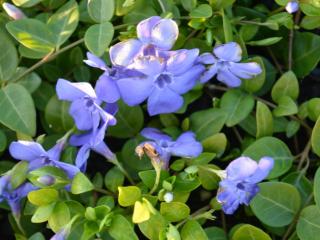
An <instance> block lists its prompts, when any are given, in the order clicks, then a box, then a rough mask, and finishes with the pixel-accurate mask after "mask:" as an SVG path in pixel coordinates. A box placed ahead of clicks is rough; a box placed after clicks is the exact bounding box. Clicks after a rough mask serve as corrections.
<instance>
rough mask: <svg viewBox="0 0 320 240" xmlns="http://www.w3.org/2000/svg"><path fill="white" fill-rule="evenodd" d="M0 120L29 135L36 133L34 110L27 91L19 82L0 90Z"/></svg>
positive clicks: (9, 126) (14, 129)
mask: <svg viewBox="0 0 320 240" xmlns="http://www.w3.org/2000/svg"><path fill="white" fill-rule="evenodd" d="M0 112H1V113H2V114H0V122H1V123H2V124H3V125H5V126H7V127H8V128H10V129H11V130H13V131H17V132H20V133H23V134H26V135H29V136H34V135H35V133H36V111H35V107H34V104H33V100H32V98H31V96H30V94H29V92H28V91H27V90H26V89H25V88H24V87H22V86H21V85H19V84H14V83H12V84H9V85H7V86H6V87H5V88H3V89H1V90H0Z"/></svg>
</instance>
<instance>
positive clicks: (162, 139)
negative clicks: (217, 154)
mask: <svg viewBox="0 0 320 240" xmlns="http://www.w3.org/2000/svg"><path fill="white" fill-rule="evenodd" d="M140 134H141V135H142V136H143V137H145V138H147V139H150V140H152V141H146V142H143V143H141V144H140V146H142V147H143V146H144V145H145V144H146V143H147V144H150V145H151V146H152V147H153V148H154V150H155V154H156V155H157V156H158V157H159V160H160V161H161V164H162V167H163V168H167V167H168V165H169V160H170V158H171V156H177V157H183V158H194V157H198V156H199V155H200V154H201V153H202V145H201V143H200V142H198V141H197V140H196V139H195V134H194V133H193V132H191V131H188V132H184V133H182V134H181V135H180V136H179V137H178V138H177V139H176V140H173V139H172V138H171V137H170V136H168V135H166V134H164V133H162V132H161V131H159V130H158V129H155V128H144V129H143V130H142V131H141V133H140Z"/></svg>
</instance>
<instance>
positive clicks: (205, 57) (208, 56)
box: [197, 53, 217, 64]
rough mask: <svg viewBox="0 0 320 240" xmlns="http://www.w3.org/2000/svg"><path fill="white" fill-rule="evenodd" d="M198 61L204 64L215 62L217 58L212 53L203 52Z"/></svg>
mask: <svg viewBox="0 0 320 240" xmlns="http://www.w3.org/2000/svg"><path fill="white" fill-rule="evenodd" d="M197 61H198V62H200V63H203V64H214V63H216V62H217V59H216V58H215V57H214V56H213V54H212V53H203V54H201V55H200V56H199V57H198V60H197Z"/></svg>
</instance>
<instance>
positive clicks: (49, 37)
mask: <svg viewBox="0 0 320 240" xmlns="http://www.w3.org/2000/svg"><path fill="white" fill-rule="evenodd" d="M6 27H7V30H8V31H9V33H10V34H11V35H12V36H13V37H14V38H15V39H17V41H18V42H20V43H21V44H22V45H24V46H25V47H27V48H31V49H32V50H34V51H38V52H46V53H49V52H51V51H52V50H53V49H54V47H55V44H54V42H55V41H54V37H53V34H52V32H50V30H49V29H48V26H47V25H46V24H44V23H43V22H41V21H39V20H36V19H32V18H24V19H20V20H16V21H12V22H9V23H7V25H6Z"/></svg>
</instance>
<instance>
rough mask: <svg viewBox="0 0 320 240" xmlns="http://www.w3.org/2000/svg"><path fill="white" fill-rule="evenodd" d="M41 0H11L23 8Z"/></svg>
mask: <svg viewBox="0 0 320 240" xmlns="http://www.w3.org/2000/svg"><path fill="white" fill-rule="evenodd" d="M41 1H43V0H12V2H13V3H14V5H16V6H18V7H24V8H28V7H32V6H34V5H36V4H38V3H39V2H41Z"/></svg>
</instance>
